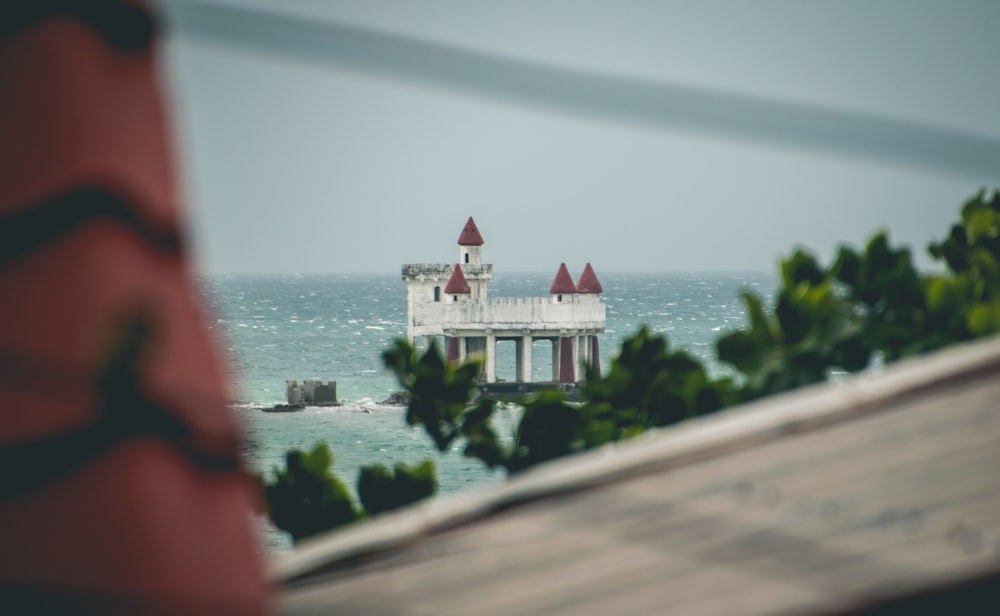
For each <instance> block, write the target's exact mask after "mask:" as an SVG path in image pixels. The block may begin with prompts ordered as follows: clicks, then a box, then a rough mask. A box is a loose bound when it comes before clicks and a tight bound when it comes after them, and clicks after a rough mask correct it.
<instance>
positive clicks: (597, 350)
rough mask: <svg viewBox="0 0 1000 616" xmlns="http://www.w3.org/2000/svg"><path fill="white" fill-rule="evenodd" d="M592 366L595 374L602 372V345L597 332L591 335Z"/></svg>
mask: <svg viewBox="0 0 1000 616" xmlns="http://www.w3.org/2000/svg"><path fill="white" fill-rule="evenodd" d="M590 366H591V367H592V368H593V369H594V373H595V374H600V373H601V346H600V344H598V342H597V334H594V335H593V336H591V337H590Z"/></svg>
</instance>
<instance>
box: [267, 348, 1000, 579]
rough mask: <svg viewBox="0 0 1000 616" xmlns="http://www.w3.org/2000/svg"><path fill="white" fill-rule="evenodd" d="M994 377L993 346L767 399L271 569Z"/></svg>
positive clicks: (284, 569) (347, 553) (276, 572)
mask: <svg viewBox="0 0 1000 616" xmlns="http://www.w3.org/2000/svg"><path fill="white" fill-rule="evenodd" d="M991 373H1000V336H996V337H993V338H990V339H987V340H983V341H977V342H970V343H965V344H960V345H955V346H952V347H949V348H947V349H944V350H941V351H938V352H935V353H932V354H928V355H925V356H921V357H918V358H912V359H908V360H904V361H900V362H898V363H895V364H892V365H890V366H888V367H886V368H884V369H881V370H877V371H872V372H867V373H864V374H859V375H854V376H852V377H849V378H847V379H844V380H843V381H841V382H836V383H822V384H818V385H814V386H811V387H806V388H802V389H799V390H796V391H793V392H789V393H786V394H781V395H777V396H772V397H769V398H765V399H762V400H758V401H755V402H752V403H749V404H745V405H742V406H739V407H734V408H732V409H728V410H726V411H723V412H721V413H718V414H714V415H709V416H706V417H700V418H697V419H693V420H690V421H687V422H684V423H682V424H679V425H676V426H673V427H671V428H668V429H665V430H657V431H653V432H649V433H646V434H644V435H642V436H640V437H637V438H635V439H631V440H629V441H623V442H620V443H617V444H615V445H610V446H606V447H602V448H600V449H596V450H593V451H589V452H585V453H581V454H578V455H575V456H569V457H566V458H560V459H558V460H554V461H552V462H549V463H546V464H543V465H540V466H538V467H536V468H534V469H531V470H529V471H526V472H524V473H523V474H521V475H518V476H516V477H513V478H511V479H509V480H508V481H506V482H505V483H503V484H500V485H488V486H480V487H477V488H472V489H468V490H463V491H461V492H456V493H452V494H448V495H445V496H441V497H438V498H437V499H433V500H431V501H429V502H425V503H420V504H417V505H414V506H411V507H408V508H405V509H402V510H400V511H396V512H392V513H388V514H384V515H382V516H379V517H377V518H375V519H373V520H371V521H369V522H363V523H360V524H357V525H352V526H348V527H345V528H342V529H338V530H335V531H331V532H329V533H326V534H324V535H321V536H319V537H316V538H313V539H310V540H307V541H304V542H302V543H301V544H300V545H299V546H297V547H296V549H295V550H294V551H293V552H292V553H291V554H288V555H283V556H281V557H279V558H278V559H276V560H275V561H274V562H272V563H271V576H272V579H274V580H275V581H276V582H278V583H287V582H290V581H293V580H295V579H299V578H303V577H306V576H308V575H309V574H310V573H313V572H316V571H320V570H326V569H330V568H332V567H335V566H336V565H337V563H339V562H345V561H348V560H351V559H353V558H357V557H361V556H364V555H367V554H375V553H378V552H381V551H384V550H389V549H392V548H394V547H398V546H402V545H404V544H407V543H411V542H413V541H416V540H418V539H419V538H420V537H422V536H426V535H430V534H435V533H438V532H441V531H443V530H447V529H448V528H453V527H456V526H460V525H462V524H464V523H467V522H469V521H472V520H475V519H479V518H482V517H484V516H487V515H489V514H490V513H491V512H494V511H497V510H500V509H505V508H507V507H510V506H513V505H516V504H519V503H524V502H528V501H533V500H537V499H540V498H545V497H547V496H552V495H556V494H561V493H565V492H569V491H575V490H582V489H587V488H592V487H595V486H599V485H602V484H606V483H609V482H613V481H615V480H617V479H620V478H622V477H627V476H632V475H637V474H643V473H647V472H663V471H666V470H669V469H672V468H677V467H682V466H684V465H687V464H691V463H692V462H695V461H701V460H705V459H709V458H716V457H720V456H725V455H728V454H731V453H734V452H737V451H743V450H745V449H747V448H750V447H754V446H758V445H762V444H765V443H768V442H772V441H774V440H777V439H780V438H782V437H785V436H788V435H793V434H801V433H804V432H811V431H815V430H819V429H823V428H825V427H828V426H832V425H836V424H840V423H843V422H845V421H850V420H852V419H855V418H858V417H864V416H868V415H873V414H877V413H879V412H881V411H883V410H887V409H888V408H889V407H890V406H891V405H892V403H893V402H898V401H900V400H903V399H905V398H907V397H910V396H919V395H921V394H924V393H926V392H928V391H931V390H935V389H944V388H949V387H954V386H960V385H961V384H963V383H965V382H968V381H970V380H974V379H976V378H982V377H983V376H984V375H987V374H991Z"/></svg>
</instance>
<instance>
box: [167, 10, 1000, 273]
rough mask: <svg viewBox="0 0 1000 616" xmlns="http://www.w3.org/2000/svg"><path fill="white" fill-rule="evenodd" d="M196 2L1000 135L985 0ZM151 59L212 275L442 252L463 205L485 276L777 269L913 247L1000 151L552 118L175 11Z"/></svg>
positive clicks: (203, 261) (355, 264)
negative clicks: (302, 52)
mask: <svg viewBox="0 0 1000 616" xmlns="http://www.w3.org/2000/svg"><path fill="white" fill-rule="evenodd" d="M213 4H219V5H225V6H237V7H251V8H253V7H257V8H260V9H261V10H267V11H277V12H278V13H277V14H279V15H285V16H297V17H307V18H308V19H309V20H310V21H311V22H314V23H324V24H325V23H329V24H335V25H341V26H350V27H356V28H362V29H364V30H368V31H372V32H376V33H389V34H398V35H402V36H403V37H405V38H406V39H413V40H417V41H429V42H433V43H438V44H443V45H445V46H449V47H454V48H458V49H468V50H472V51H475V52H478V53H481V54H485V55H487V56H491V57H497V58H501V59H504V58H509V59H512V60H523V61H529V62H532V63H537V64H539V65H542V66H548V67H554V68H557V69H570V70H571V71H573V72H575V73H579V74H585V75H609V76H617V77H623V78H628V79H635V80H638V81H641V82H643V83H653V84H660V83H662V84H667V85H670V86H678V87H680V88H687V87H692V88H695V89H696V90H697V89H707V90H709V91H715V92H720V93H723V94H726V93H730V94H736V95H739V96H742V97H748V99H762V100H766V101H776V102H779V103H782V104H785V103H791V104H796V105H803V106H805V107H809V108H817V109H831V110H835V111H847V112H852V113H858V114H863V115H866V116H867V115H871V116H875V117H880V116H881V117H889V118H893V119H896V120H901V121H905V122H913V123H916V124H920V125H926V126H930V127H938V128H942V129H948V130H953V131H957V132H958V133H964V134H967V135H971V136H975V137H980V138H986V139H988V140H993V141H1000V79H998V78H997V74H998V73H997V68H996V63H997V60H998V59H1000V36H997V33H998V32H1000V2H996V1H993V0H985V1H982V2H971V1H970V2H955V1H951V2H918V1H915V0H895V1H891V2H889V1H881V2H880V1H872V0H863V1H847V2H845V1H840V2H823V3H819V2H802V1H789V2H742V1H732V2H664V1H650V2H634V1H633V2H593V1H586V0H566V1H562V2H457V1H456V2H430V1H423V2H411V1H396V2H393V1H380V2H370V1H368V0H361V1H356V2H344V1H339V2H328V1H325V0H314V1H311V2H310V1H306V0H299V1H295V2H293V1H290V0H286V1H285V2H282V3H280V4H278V3H274V2H270V1H267V0H213ZM274 5H276V6H278V7H279V8H272V7H273V6H274ZM164 8H165V9H166V11H167V13H168V16H169V14H171V12H172V11H173V10H175V9H174V8H172V7H171V5H170V4H169V2H168V3H167V5H166V6H165V7H164ZM166 61H167V65H168V71H167V73H166V76H167V77H168V81H169V88H170V96H171V100H172V101H173V113H174V119H175V124H176V132H177V135H176V137H177V142H178V148H177V149H178V155H179V158H180V159H181V163H182V165H181V167H182V171H183V173H184V183H185V187H186V190H187V194H188V195H189V200H190V214H191V218H192V222H193V223H194V230H195V234H196V235H195V237H196V247H197V258H198V265H199V267H200V268H201V269H202V270H203V271H206V272H209V273H270V272H384V273H396V272H398V271H399V266H400V265H401V264H402V263H409V262H438V261H456V260H457V257H458V248H457V246H456V245H455V241H456V240H457V238H458V235H459V232H460V231H461V229H462V226H463V224H464V222H465V219H466V218H467V217H468V216H470V215H471V216H474V217H475V219H476V221H477V223H478V225H479V228H480V230H481V231H482V234H483V236H484V238H485V240H486V245H485V247H484V258H485V260H486V261H488V262H492V263H494V265H495V268H496V269H497V271H498V272H500V271H506V272H516V271H542V272H546V271H551V272H553V274H554V272H555V271H556V269H557V267H558V265H559V263H560V262H562V261H565V262H566V263H567V265H568V266H569V267H570V270H571V271H573V272H575V273H578V272H579V271H581V270H582V269H583V265H584V263H585V262H587V261H590V262H592V263H593V265H594V267H595V269H596V270H597V272H598V275H600V274H601V272H614V271H668V270H685V271H688V270H766V271H771V270H773V269H774V267H775V264H776V260H777V257H778V256H779V255H781V254H785V253H787V252H789V251H790V250H791V249H792V248H793V247H795V246H796V245H805V246H808V247H810V248H812V249H813V250H815V251H816V252H817V253H819V254H820V255H821V256H823V257H824V258H826V257H828V256H829V255H831V254H832V252H833V247H834V246H835V245H836V244H837V243H839V242H841V241H849V242H851V243H859V242H861V241H862V240H864V239H865V238H867V237H868V235H869V234H870V233H871V232H872V231H874V230H875V229H877V228H888V229H889V230H890V232H891V235H892V237H893V238H894V239H895V240H899V241H903V242H907V243H910V244H911V245H913V246H914V248H915V252H921V253H922V251H923V246H924V244H925V243H926V241H927V240H928V239H929V238H932V237H938V236H940V235H941V234H942V233H944V232H945V230H946V229H947V227H948V224H949V223H950V222H951V221H952V220H953V219H954V218H955V216H956V215H957V209H958V206H959V204H960V203H961V202H962V201H963V200H964V199H965V198H966V197H967V196H969V195H971V194H972V193H974V192H975V191H976V190H977V189H978V188H979V187H980V186H983V185H997V184H1000V168H997V170H996V171H992V172H991V171H989V170H985V171H984V170H982V169H980V170H971V171H965V172H962V171H960V170H955V169H953V168H944V167H935V166H933V165H929V166H928V165H921V164H912V163H909V162H905V160H903V161H902V162H901V160H894V159H893V158H892V157H891V156H890V157H888V158H886V157H884V156H883V157H880V156H874V157H872V156H866V155H862V154H860V153H858V152H850V151H848V152H846V153H845V152H844V151H842V150H840V149H837V148H835V149H834V150H833V151H818V150H817V149H815V148H802V147H798V146H795V145H792V146H789V145H787V144H785V143H783V142H771V141H768V140H767V139H759V138H747V137H746V135H736V137H735V138H733V137H726V136H725V135H724V134H721V133H725V132H726V131H721V133H720V131H713V130H705V129H704V127H703V126H694V125H692V126H685V125H683V124H681V125H679V126H673V127H671V126H667V127H666V128H664V126H662V125H659V126H649V125H643V124H642V123H621V122H618V121H617V120H615V118H614V117H611V118H601V117H596V118H595V117H588V116H587V114H583V115H580V114H574V113H561V112H560V111H559V109H558V108H552V107H544V106H534V105H532V104H525V103H524V102H523V101H519V100H518V99H517V97H514V98H513V99H497V98H495V97H491V96H487V95H484V94H483V93H482V92H475V91H469V92H463V91H462V90H461V88H457V89H456V88H453V87H452V88H448V87H445V88H442V87H438V84H434V83H430V82H427V83H425V82H423V81H421V79H420V78H416V79H395V78H393V77H392V76H387V75H386V74H385V73H381V74H379V73H378V72H377V71H376V72H375V73H372V72H370V71H367V70H364V69H363V68H360V69H359V68H357V67H354V68H352V67H351V66H350V65H341V64H338V63H337V61H336V59H333V60H332V61H330V62H324V61H316V62H308V61H301V60H300V59H298V58H296V57H295V56H294V55H292V56H287V55H283V54H281V53H274V52H273V51H268V50H266V49H263V48H262V49H261V50H254V49H251V48H247V47H246V46H233V45H230V44H228V43H227V42H226V41H224V40H219V41H213V40H212V38H211V36H207V37H206V36H204V35H202V36H187V35H185V30H184V28H183V27H182V26H177V27H175V28H174V31H173V34H172V36H171V37H170V39H169V44H168V48H167V54H166ZM751 124H752V121H751ZM903 159H905V156H904V157H903Z"/></svg>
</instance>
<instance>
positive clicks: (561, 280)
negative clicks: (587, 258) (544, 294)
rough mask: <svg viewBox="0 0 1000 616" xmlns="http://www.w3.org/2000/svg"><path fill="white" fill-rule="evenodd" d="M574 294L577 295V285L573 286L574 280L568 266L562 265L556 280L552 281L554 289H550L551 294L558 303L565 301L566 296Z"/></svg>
mask: <svg viewBox="0 0 1000 616" xmlns="http://www.w3.org/2000/svg"><path fill="white" fill-rule="evenodd" d="M574 293H576V285H575V284H573V278H572V276H570V275H569V270H568V269H566V264H565V263H560V264H559V271H558V272H556V278H555V280H553V281H552V287H550V288H549V294H551V295H552V300H553V301H555V302H557V303H558V302H561V301H563V299H564V296H566V295H573V294H574Z"/></svg>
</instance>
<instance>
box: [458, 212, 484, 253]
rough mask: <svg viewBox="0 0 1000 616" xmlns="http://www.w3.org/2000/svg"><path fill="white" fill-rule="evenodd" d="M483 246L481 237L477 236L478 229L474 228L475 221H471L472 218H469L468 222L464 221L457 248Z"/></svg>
mask: <svg viewBox="0 0 1000 616" xmlns="http://www.w3.org/2000/svg"><path fill="white" fill-rule="evenodd" d="M483 244H485V242H484V241H483V236H482V235H480V234H479V228H478V227H476V221H474V220H472V216H469V220H468V221H466V223H465V227H464V228H463V229H462V235H459V236H458V245H459V246H482V245H483Z"/></svg>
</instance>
